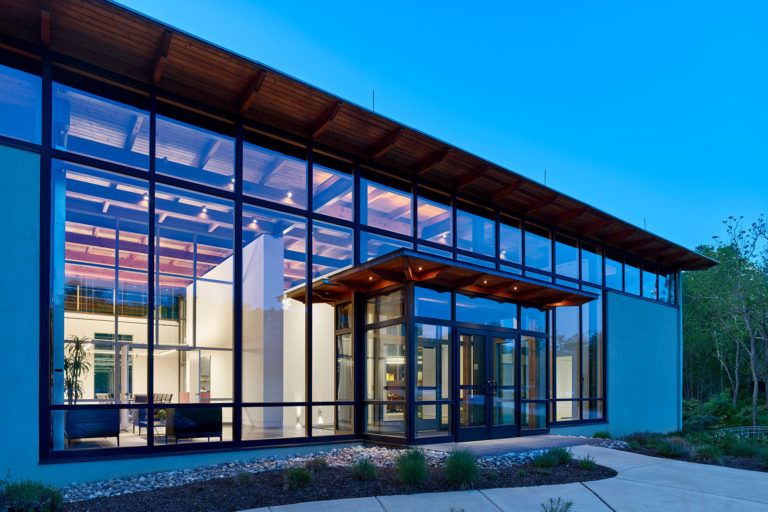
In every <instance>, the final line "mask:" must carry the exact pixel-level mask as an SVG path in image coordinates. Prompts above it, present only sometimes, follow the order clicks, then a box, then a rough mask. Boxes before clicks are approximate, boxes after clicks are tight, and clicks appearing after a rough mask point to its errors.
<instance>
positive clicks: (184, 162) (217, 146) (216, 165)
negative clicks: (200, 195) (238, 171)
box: [156, 115, 235, 190]
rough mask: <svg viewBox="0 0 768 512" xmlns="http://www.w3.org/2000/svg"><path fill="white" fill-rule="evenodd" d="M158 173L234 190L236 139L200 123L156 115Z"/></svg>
mask: <svg viewBox="0 0 768 512" xmlns="http://www.w3.org/2000/svg"><path fill="white" fill-rule="evenodd" d="M156 145H157V148H156V155H157V156H156V165H157V173H158V174H165V175H168V176H174V177H176V178H182V179H185V180H189V181H194V182H195V183H201V184H203V185H210V186H213V187H218V188H226V189H227V190H233V189H234V181H233V180H234V178H235V141H234V139H232V138H231V137H225V136H223V135H219V134H218V133H214V132H212V131H210V130H205V129H203V128H199V127H197V126H192V125H190V124H186V123H182V122H180V121H176V120H173V119H170V118H168V117H164V116H161V115H158V116H157V141H156Z"/></svg>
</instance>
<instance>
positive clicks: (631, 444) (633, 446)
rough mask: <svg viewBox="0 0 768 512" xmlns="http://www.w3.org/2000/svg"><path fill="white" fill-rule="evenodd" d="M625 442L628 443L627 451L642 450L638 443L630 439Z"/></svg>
mask: <svg viewBox="0 0 768 512" xmlns="http://www.w3.org/2000/svg"><path fill="white" fill-rule="evenodd" d="M627 442H628V443H629V449H630V450H639V449H640V448H642V446H640V443H638V442H637V441H635V440H634V439H630V440H629V441H627Z"/></svg>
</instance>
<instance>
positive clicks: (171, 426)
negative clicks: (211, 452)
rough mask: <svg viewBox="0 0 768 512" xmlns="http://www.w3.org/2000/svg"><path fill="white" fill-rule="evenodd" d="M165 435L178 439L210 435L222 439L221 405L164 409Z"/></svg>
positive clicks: (209, 436)
mask: <svg viewBox="0 0 768 512" xmlns="http://www.w3.org/2000/svg"><path fill="white" fill-rule="evenodd" d="M165 411H166V417H165V436H166V439H167V438H169V437H172V438H174V440H175V441H176V442H178V441H179V439H184V438H187V439H189V438H193V437H207V438H208V439H209V440H210V438H212V437H218V438H219V440H221V439H222V433H221V430H222V429H221V424H222V422H221V407H195V408H175V407H170V408H167V409H166V410H165Z"/></svg>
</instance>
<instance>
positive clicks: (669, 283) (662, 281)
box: [659, 270, 675, 304]
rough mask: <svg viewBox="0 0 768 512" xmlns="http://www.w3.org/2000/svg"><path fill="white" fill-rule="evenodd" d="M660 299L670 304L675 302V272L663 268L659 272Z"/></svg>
mask: <svg viewBox="0 0 768 512" xmlns="http://www.w3.org/2000/svg"><path fill="white" fill-rule="evenodd" d="M659 300H660V301H662V302H666V303H668V304H674V303H675V274H674V273H673V272H668V271H664V270H662V271H661V272H659Z"/></svg>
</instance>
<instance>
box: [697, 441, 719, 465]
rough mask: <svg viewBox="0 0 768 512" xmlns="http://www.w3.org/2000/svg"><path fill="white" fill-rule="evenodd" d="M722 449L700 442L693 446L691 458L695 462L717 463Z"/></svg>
mask: <svg viewBox="0 0 768 512" xmlns="http://www.w3.org/2000/svg"><path fill="white" fill-rule="evenodd" d="M722 456H723V451H722V450H721V449H720V448H718V447H717V446H715V445H713V444H702V445H699V446H697V447H696V448H695V450H694V453H693V458H694V459H695V460H696V462H704V463H712V464H718V463H719V462H720V459H721V458H722Z"/></svg>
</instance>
